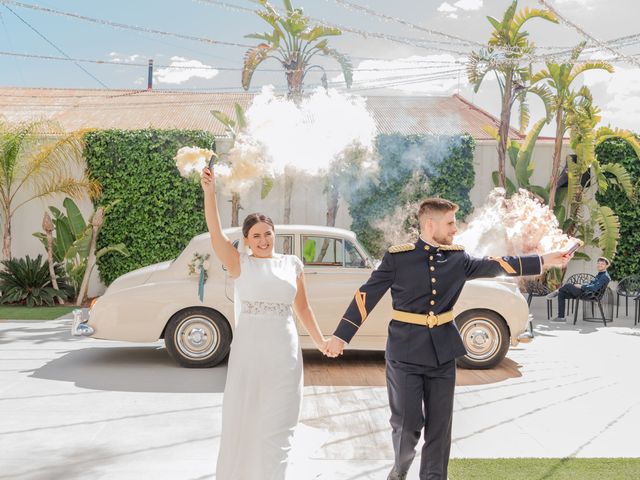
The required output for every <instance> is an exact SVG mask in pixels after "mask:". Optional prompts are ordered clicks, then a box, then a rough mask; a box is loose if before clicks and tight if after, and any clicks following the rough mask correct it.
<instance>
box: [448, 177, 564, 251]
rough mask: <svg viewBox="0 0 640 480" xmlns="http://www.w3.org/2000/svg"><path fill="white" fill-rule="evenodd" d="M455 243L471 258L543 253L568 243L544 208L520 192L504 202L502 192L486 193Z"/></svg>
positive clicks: (549, 213) (503, 192)
mask: <svg viewBox="0 0 640 480" xmlns="http://www.w3.org/2000/svg"><path fill="white" fill-rule="evenodd" d="M455 242H456V243H459V244H462V245H464V247H465V250H466V251H467V252H468V253H470V254H472V255H474V256H485V255H526V254H534V253H546V252H550V251H553V250H564V249H566V248H568V246H569V245H570V243H571V242H570V239H569V237H568V236H567V235H566V234H564V233H563V232H562V230H561V229H560V228H559V224H558V220H557V218H556V216H555V215H554V214H553V212H551V211H550V210H549V207H548V206H547V205H543V204H542V203H541V202H540V201H539V200H538V199H536V198H535V197H534V196H533V195H532V194H531V193H530V192H528V191H527V190H522V189H521V190H520V192H519V193H517V194H515V195H513V196H512V197H511V198H506V197H505V191H504V189H503V188H495V189H493V190H492V191H491V193H489V196H488V197H487V201H486V202H485V204H484V205H483V206H482V207H480V208H479V209H478V211H477V213H475V214H474V215H473V218H472V220H471V221H470V222H469V223H468V225H467V227H466V228H465V230H464V232H462V233H460V234H458V235H457V236H456V238H455Z"/></svg>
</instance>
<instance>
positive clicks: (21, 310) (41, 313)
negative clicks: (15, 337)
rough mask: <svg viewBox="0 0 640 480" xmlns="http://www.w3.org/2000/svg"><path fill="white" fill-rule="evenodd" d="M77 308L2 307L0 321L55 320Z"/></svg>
mask: <svg viewBox="0 0 640 480" xmlns="http://www.w3.org/2000/svg"><path fill="white" fill-rule="evenodd" d="M76 308H77V307H64V306H59V307H18V306H8V305H0V320H53V319H54V318H58V317H61V316H62V315H65V314H67V313H69V312H71V311H73V310H74V309H76Z"/></svg>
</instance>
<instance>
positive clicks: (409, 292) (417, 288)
mask: <svg viewBox="0 0 640 480" xmlns="http://www.w3.org/2000/svg"><path fill="white" fill-rule="evenodd" d="M541 269H542V260H541V257H539V256H538V255H529V256H522V257H486V258H474V257H472V256H470V255H468V254H467V253H466V252H465V251H464V248H463V247H461V246H459V245H440V246H433V245H429V244H428V243H426V242H424V241H423V240H422V239H420V240H418V242H416V243H415V244H414V243H408V244H404V245H396V246H393V247H391V248H390V249H389V250H388V251H387V252H386V253H385V255H384V257H383V259H382V263H381V264H380V266H379V267H378V268H377V269H376V270H375V271H374V272H373V273H372V274H371V277H370V278H369V280H368V281H367V282H366V283H365V284H364V285H362V287H360V289H358V291H357V292H356V293H355V296H354V299H353V300H352V301H351V304H350V305H349V307H348V308H347V311H346V312H345V314H344V316H343V318H342V320H341V321H340V323H339V324H338V327H337V329H336V331H335V333H334V335H335V336H336V337H338V338H340V339H342V340H344V341H345V342H347V343H349V341H350V340H351V339H352V338H353V336H354V335H355V334H356V333H357V332H358V329H359V328H360V326H361V325H362V324H363V323H364V322H365V320H366V319H367V316H368V315H369V313H370V312H371V310H372V309H373V308H374V307H375V306H376V304H377V303H378V301H379V300H380V299H381V298H382V296H383V295H384V294H385V293H386V291H387V290H388V289H389V288H390V289H391V298H392V302H393V319H392V320H391V322H390V323H389V334H388V339H387V347H386V353H385V357H386V363H387V365H386V375H387V390H388V393H389V406H390V407H391V419H390V423H391V426H392V429H393V433H392V435H393V447H394V451H395V470H396V471H397V472H398V473H400V474H403V473H405V472H406V471H407V470H408V469H409V466H410V465H411V462H412V461H413V458H414V456H415V446H416V444H417V443H418V439H419V438H420V433H421V430H422V428H423V427H425V445H424V448H423V451H422V459H421V465H420V478H421V479H425V480H426V479H429V480H439V479H446V478H447V465H448V461H449V449H450V447H451V418H452V414H453V392H454V388H455V359H456V357H460V356H462V355H465V354H466V353H467V352H466V350H465V348H464V345H463V343H462V339H461V338H460V333H459V332H458V329H457V327H456V325H455V323H453V321H451V320H452V319H453V315H452V313H451V310H452V308H453V306H454V304H455V303H456V301H457V300H458V297H459V296H460V292H461V291H462V287H463V286H464V283H465V282H466V281H467V280H471V279H474V278H482V277H495V276H498V275H505V274H506V275H510V276H518V275H537V274H539V273H540V272H541ZM423 403H424V405H423ZM399 478H402V477H399Z"/></svg>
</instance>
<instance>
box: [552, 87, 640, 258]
mask: <svg viewBox="0 0 640 480" xmlns="http://www.w3.org/2000/svg"><path fill="white" fill-rule="evenodd" d="M576 96H577V97H578V99H577V100H576V101H575V103H574V104H573V107H572V110H571V111H570V112H569V113H568V114H567V120H566V123H567V126H568V128H569V131H570V146H571V149H572V150H573V151H574V152H575V156H576V159H575V161H570V162H568V164H567V167H568V185H567V187H566V191H565V190H564V189H562V190H563V191H562V192H561V194H560V195H558V197H559V199H564V201H563V204H558V206H557V208H556V215H557V216H558V219H559V220H560V223H561V226H562V228H563V230H564V231H565V232H566V233H567V234H568V235H571V236H575V235H578V236H580V237H581V238H582V239H583V240H584V241H585V243H587V244H592V245H594V246H598V247H599V248H600V249H601V250H602V252H603V255H605V256H607V257H608V258H613V257H614V256H615V252H616V248H617V244H618V240H619V238H620V224H619V221H618V217H617V215H616V214H615V212H613V211H612V210H611V209H610V208H609V207H607V206H603V205H600V204H599V203H598V202H597V200H596V196H595V194H596V193H597V192H598V191H600V192H604V191H606V190H607V189H608V188H609V187H610V186H617V187H619V188H621V189H622V190H623V191H624V193H625V194H626V195H627V197H629V198H633V196H634V195H635V192H634V187H633V180H632V178H631V175H630V174H629V172H628V171H627V170H626V169H625V168H624V167H623V166H622V165H620V164H617V163H609V164H604V165H601V164H600V162H599V161H598V157H597V154H596V148H597V147H598V145H600V144H601V143H602V142H604V141H606V140H608V139H610V138H620V139H622V140H624V141H626V142H627V143H628V144H629V145H630V146H631V147H632V148H633V150H634V151H635V153H636V156H637V157H638V158H640V142H638V140H637V139H636V137H635V135H634V134H633V133H631V132H629V131H627V130H621V129H612V128H610V127H600V128H598V129H596V128H595V127H596V125H597V124H598V123H599V122H600V120H601V117H600V115H599V113H600V110H599V109H598V108H597V107H596V106H594V105H593V100H592V97H591V93H590V92H589V90H588V89H587V88H586V87H582V88H581V89H580V90H579V91H578V92H577V93H576ZM586 172H590V173H591V177H592V178H593V180H591V181H590V184H586V185H585V186H583V184H582V178H583V175H584V174H585V173H586ZM589 187H591V188H589ZM565 212H566V213H565ZM596 225H597V226H598V227H599V230H600V232H599V236H596V232H595V229H594V227H595V226H596Z"/></svg>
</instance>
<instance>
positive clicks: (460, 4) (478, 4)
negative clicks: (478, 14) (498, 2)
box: [453, 0, 482, 10]
mask: <svg viewBox="0 0 640 480" xmlns="http://www.w3.org/2000/svg"><path fill="white" fill-rule="evenodd" d="M453 6H454V7H457V8H459V9H460V10H480V9H481V8H482V0H458V1H457V2H456V3H454V4H453Z"/></svg>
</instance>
